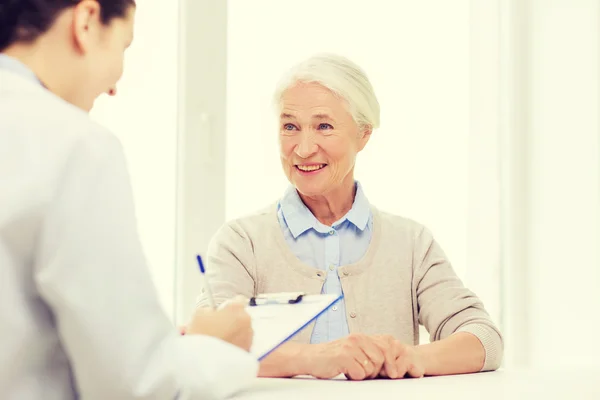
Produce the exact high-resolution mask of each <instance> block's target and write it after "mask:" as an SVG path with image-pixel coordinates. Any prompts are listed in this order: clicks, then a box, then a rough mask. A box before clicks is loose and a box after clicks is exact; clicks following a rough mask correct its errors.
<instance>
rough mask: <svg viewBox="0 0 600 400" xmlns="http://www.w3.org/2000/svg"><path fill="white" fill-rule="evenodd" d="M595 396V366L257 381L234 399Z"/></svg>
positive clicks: (599, 398)
mask: <svg viewBox="0 0 600 400" xmlns="http://www.w3.org/2000/svg"><path fill="white" fill-rule="evenodd" d="M537 398H540V399H544V400H547V399H568V400H592V399H593V400H600V370H596V371H589V370H588V371H575V370H563V371H561V370H556V371H496V372H488V373H480V374H471V375H458V376H444V377H428V378H423V379H405V380H396V381H391V380H372V381H363V382H352V381H347V380H344V379H335V380H330V381H324V380H315V379H311V378H294V379H264V378H261V379H257V381H256V383H255V384H254V385H253V386H252V387H251V388H250V389H249V390H247V391H245V392H243V393H240V394H239V395H237V396H236V397H235V399H236V400H259V399H260V400H275V399H277V400H300V399H302V400H320V399H325V400H330V399H350V400H354V399H356V400H358V399H361V400H365V399H366V400H374V399H402V400H424V399H441V400H465V399H466V400H471V399H472V400H475V399H476V400H499V399H502V400H504V399H510V400H514V399H517V400H520V399H537Z"/></svg>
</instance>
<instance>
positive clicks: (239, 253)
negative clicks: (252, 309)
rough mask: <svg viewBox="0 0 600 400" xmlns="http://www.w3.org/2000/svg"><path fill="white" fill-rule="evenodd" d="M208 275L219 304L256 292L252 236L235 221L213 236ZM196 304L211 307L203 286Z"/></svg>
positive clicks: (208, 260) (208, 254) (249, 295)
mask: <svg viewBox="0 0 600 400" xmlns="http://www.w3.org/2000/svg"><path fill="white" fill-rule="evenodd" d="M206 275H207V276H208V279H209V280H210V287H211V290H212V293H213V297H214V299H215V303H216V305H217V306H220V305H222V304H223V303H225V302H227V301H230V300H232V299H235V298H236V297H237V298H240V299H241V298H247V299H250V298H251V297H253V296H254V294H255V280H254V277H255V276H256V271H255V262H254V253H253V251H252V246H251V243H250V241H249V238H248V237H247V236H246V234H245V232H244V231H243V230H242V229H241V228H240V227H239V226H237V225H235V224H225V225H223V226H222V227H221V228H220V229H219V230H218V231H217V233H216V234H215V235H214V236H213V237H212V238H211V240H210V243H209V246H208V251H207V257H206ZM196 305H197V307H208V306H209V303H208V297H207V295H206V293H205V292H204V288H201V289H200V294H199V296H198V299H197V304H196Z"/></svg>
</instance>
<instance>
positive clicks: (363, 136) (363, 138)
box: [358, 125, 373, 151]
mask: <svg viewBox="0 0 600 400" xmlns="http://www.w3.org/2000/svg"><path fill="white" fill-rule="evenodd" d="M372 133H373V127H372V126H371V125H365V126H363V127H362V128H361V130H360V133H359V136H360V137H359V146H358V151H361V150H362V149H364V148H365V146H366V145H367V143H368V142H369V139H370V138H371V134H372Z"/></svg>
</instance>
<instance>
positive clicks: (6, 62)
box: [0, 53, 44, 86]
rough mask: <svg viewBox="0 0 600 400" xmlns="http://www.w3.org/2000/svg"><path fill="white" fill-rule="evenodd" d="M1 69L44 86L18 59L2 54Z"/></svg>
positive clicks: (0, 54) (0, 57) (0, 56)
mask: <svg viewBox="0 0 600 400" xmlns="http://www.w3.org/2000/svg"><path fill="white" fill-rule="evenodd" d="M0 69H4V70H7V71H10V72H13V73H15V74H18V75H21V76H22V77H24V78H26V79H28V80H30V81H32V82H35V83H37V84H40V85H42V86H44V85H43V84H42V82H40V80H39V79H38V77H37V76H36V75H35V73H34V72H33V71H32V70H31V69H30V68H29V67H27V66H26V65H25V64H23V63H22V62H21V61H19V60H17V59H16V58H13V57H10V56H7V55H6V54H2V53H0Z"/></svg>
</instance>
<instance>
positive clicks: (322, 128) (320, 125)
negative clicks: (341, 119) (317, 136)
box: [319, 123, 333, 131]
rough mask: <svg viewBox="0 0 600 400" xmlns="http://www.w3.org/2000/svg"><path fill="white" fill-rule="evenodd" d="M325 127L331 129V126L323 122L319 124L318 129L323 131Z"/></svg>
mask: <svg viewBox="0 0 600 400" xmlns="http://www.w3.org/2000/svg"><path fill="white" fill-rule="evenodd" d="M327 129H333V126H331V125H329V124H325V123H322V124H319V130H321V131H324V130H327Z"/></svg>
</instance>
